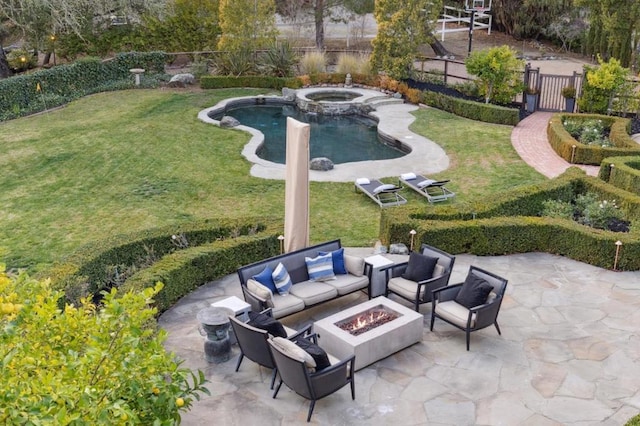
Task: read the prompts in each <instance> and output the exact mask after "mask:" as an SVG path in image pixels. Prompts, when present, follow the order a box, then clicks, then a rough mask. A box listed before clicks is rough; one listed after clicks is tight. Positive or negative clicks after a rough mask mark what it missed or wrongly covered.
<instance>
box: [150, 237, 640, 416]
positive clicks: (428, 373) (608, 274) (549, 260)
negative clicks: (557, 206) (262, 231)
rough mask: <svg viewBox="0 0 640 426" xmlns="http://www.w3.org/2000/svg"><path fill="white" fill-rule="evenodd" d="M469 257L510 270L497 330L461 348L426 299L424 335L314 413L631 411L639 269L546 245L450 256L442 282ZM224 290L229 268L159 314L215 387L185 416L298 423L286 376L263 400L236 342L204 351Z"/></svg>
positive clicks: (297, 403)
mask: <svg viewBox="0 0 640 426" xmlns="http://www.w3.org/2000/svg"><path fill="white" fill-rule="evenodd" d="M349 250H356V249H349ZM359 250H360V251H361V252H362V249H359ZM367 253H370V250H369V249H367ZM470 264H474V265H478V266H480V267H482V268H486V269H488V270H490V271H493V272H495V273H497V274H499V275H502V276H504V277H506V278H508V279H509V286H508V288H507V295H506V298H505V301H504V303H503V306H502V310H501V313H500V317H499V323H500V326H501V329H502V336H498V334H497V333H496V331H495V329H493V328H487V329H484V330H481V331H477V332H475V333H473V334H472V336H471V350H470V351H469V352H467V351H466V350H465V343H464V333H463V332H461V331H460V330H457V329H455V328H453V327H452V326H449V325H447V324H445V323H443V322H439V321H437V320H436V324H435V330H434V332H430V331H429V319H430V312H431V307H430V306H427V305H423V306H422V308H421V312H422V313H423V314H424V315H425V320H424V324H425V328H424V333H423V340H422V342H421V343H417V344H415V345H413V346H411V347H409V348H407V349H405V350H403V351H401V352H399V353H396V354H394V355H392V356H390V357H388V358H385V359H383V360H381V361H379V362H377V363H375V364H373V365H371V366H369V367H367V368H364V369H362V370H360V371H358V372H357V373H356V379H355V380H356V400H355V401H352V400H351V397H350V394H349V390H348V388H344V389H342V390H340V391H338V392H337V393H335V394H333V395H331V396H329V397H327V398H325V399H323V400H321V401H319V402H318V403H317V404H316V409H315V411H314V415H313V417H312V419H311V420H312V423H317V424H332V425H337V424H344V425H347V424H348V425H352V424H362V425H365V424H366V425H388V424H397V425H425V424H428V425H474V424H475V425H499V424H504V425H592V424H598V425H620V424H624V422H625V421H626V420H627V419H629V418H630V417H632V416H633V415H635V414H637V413H638V412H640V390H639V388H638V383H640V363H639V362H640V332H639V331H638V330H640V310H639V308H640V272H614V271H608V270H604V269H601V268H597V267H594V266H590V265H586V264H583V263H580V262H576V261H573V260H571V259H566V258H563V257H559V256H553V255H549V254H543V253H528V254H516V255H509V256H497V257H478V256H471V255H459V256H458V257H457V260H456V265H455V268H454V272H453V275H452V279H451V282H452V283H455V282H459V281H461V280H463V279H464V276H465V275H466V271H467V270H468V267H469V265H470ZM231 295H236V296H239V297H241V291H240V285H239V283H238V279H237V277H236V276H235V275H230V276H227V277H225V278H223V279H221V280H219V281H216V282H212V283H209V284H207V285H205V286H203V287H201V288H200V289H198V290H197V291H195V292H193V293H192V294H190V295H188V296H186V297H185V298H184V299H182V300H181V301H180V302H179V303H177V304H176V305H175V306H174V307H173V308H171V309H170V310H169V311H167V312H166V313H164V314H163V315H162V316H161V318H160V321H159V323H160V325H161V326H162V327H163V328H165V329H166V330H167V331H168V332H169V333H168V334H169V337H168V340H167V342H166V347H167V348H168V349H169V350H171V351H174V352H175V353H176V354H178V355H179V356H180V357H181V358H183V359H184V360H185V364H184V365H185V366H187V367H189V368H193V369H201V370H203V371H204V372H205V374H206V376H207V378H208V380H209V381H210V383H208V385H207V386H208V388H209V389H210V390H211V394H212V395H211V396H210V397H209V396H205V397H204V398H203V399H202V400H201V401H200V402H196V404H195V405H194V407H193V409H192V410H191V411H190V412H189V413H187V414H186V415H185V416H184V417H183V424H185V425H211V424H216V425H253V424H260V425H262V426H266V425H284V424H305V420H306V413H307V409H308V401H306V400H305V399H303V398H302V397H300V396H298V395H296V394H295V393H293V392H292V391H290V390H289V389H288V388H286V386H283V388H282V389H281V390H280V393H279V395H278V398H277V399H275V400H274V399H272V398H271V391H270V390H269V378H270V371H269V370H266V369H264V368H260V367H258V366H257V365H256V364H254V363H252V362H251V361H249V360H245V361H244V362H243V364H242V366H241V368H240V371H239V372H237V373H236V372H234V368H235V364H236V360H237V354H238V349H237V346H234V347H233V356H232V358H231V359H230V360H229V361H227V362H225V363H222V364H217V365H215V364H207V362H206V361H205V360H204V355H203V337H201V336H200V334H199V332H198V323H197V320H196V313H197V312H198V310H200V309H201V308H203V307H206V306H208V305H209V304H210V303H211V302H214V301H217V300H220V299H222V298H224V297H227V296H231ZM392 297H393V296H392ZM364 300H366V296H365V295H364V294H357V295H350V296H346V297H343V298H341V299H338V300H336V301H334V302H331V303H328V304H323V305H320V306H319V307H316V308H313V309H311V310H309V311H306V312H303V313H301V314H297V315H294V316H291V317H287V318H285V319H284V320H283V322H284V323H285V324H287V325H291V326H298V325H300V324H303V323H307V322H309V321H314V320H317V319H320V318H322V317H325V316H328V315H330V314H332V313H334V312H336V311H338V310H340V309H343V308H344V307H347V306H352V305H354V304H356V303H359V302H362V301H364ZM394 300H396V301H397V300H398V299H394ZM401 303H402V302H401Z"/></svg>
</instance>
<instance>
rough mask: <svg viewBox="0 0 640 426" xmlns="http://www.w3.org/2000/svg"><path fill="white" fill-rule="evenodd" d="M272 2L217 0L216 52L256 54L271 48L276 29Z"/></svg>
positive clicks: (260, 0)
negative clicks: (218, 32) (217, 40)
mask: <svg viewBox="0 0 640 426" xmlns="http://www.w3.org/2000/svg"><path fill="white" fill-rule="evenodd" d="M275 13H276V5H275V2H274V0H220V29H221V30H222V37H220V41H219V42H218V49H220V50H227V51H241V50H256V49H263V48H266V47H268V46H270V45H273V43H274V41H275V39H276V36H277V34H278V29H277V28H276V17H275Z"/></svg>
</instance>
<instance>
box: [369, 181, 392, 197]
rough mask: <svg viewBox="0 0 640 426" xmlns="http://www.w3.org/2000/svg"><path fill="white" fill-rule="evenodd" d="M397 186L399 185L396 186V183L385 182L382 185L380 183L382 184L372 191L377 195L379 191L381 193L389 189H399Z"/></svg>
mask: <svg viewBox="0 0 640 426" xmlns="http://www.w3.org/2000/svg"><path fill="white" fill-rule="evenodd" d="M397 188H398V187H397V186H395V185H394V184H392V183H384V184H382V185H380V186H377V187H376V188H375V189H374V190H373V191H372V193H373V194H374V195H375V194H379V193H381V192H382V191H389V190H392V189H397Z"/></svg>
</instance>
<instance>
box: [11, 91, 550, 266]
mask: <svg viewBox="0 0 640 426" xmlns="http://www.w3.org/2000/svg"><path fill="white" fill-rule="evenodd" d="M258 93H264V90H257V89H255V90H242V89H233V90H216V91H205V92H175V91H171V90H133V91H123V92H109V93H103V94H98V95H94V96H90V97H86V98H84V99H81V100H79V101H76V102H73V103H71V104H70V105H68V106H67V107H65V108H62V109H59V110H56V111H51V112H48V113H45V114H41V115H38V116H33V117H27V118H23V119H19V120H14V121H10V122H7V123H4V124H1V125H0V129H1V130H2V132H1V135H2V136H0V144H1V146H2V154H3V155H2V156H1V157H0V166H1V167H2V174H1V176H0V188H1V190H0V206H1V207H0V246H2V250H0V254H1V252H2V251H4V254H3V258H4V259H5V262H6V263H7V265H8V266H9V267H30V268H32V269H36V270H37V269H40V268H41V267H43V266H46V265H49V264H51V263H52V262H54V261H55V260H56V259H58V258H60V257H62V256H64V255H65V254H66V253H69V252H70V251H73V250H76V249H77V248H79V247H81V246H82V245H83V244H85V243H87V242H89V241H92V240H98V239H101V238H104V237H106V236H108V235H111V234H114V233H127V232H131V231H136V230H141V229H145V228H149V227H157V226H163V225H168V224H172V223H182V222H188V221H192V220H196V219H205V218H217V217H230V216H231V217H233V216H242V215H247V214H252V215H255V214H267V215H276V216H281V215H282V214H283V211H284V182H283V181H277V180H264V179H258V178H254V177H251V176H250V175H249V168H250V164H249V163H248V162H247V161H246V160H245V159H244V158H243V157H242V156H241V154H240V152H241V150H242V147H243V146H244V144H245V143H246V142H247V141H248V139H249V136H248V134H246V133H243V132H240V131H236V130H223V129H219V128H217V127H216V126H212V125H208V124H205V123H202V122H200V121H199V120H198V119H197V117H196V116H197V113H198V112H199V111H200V110H201V109H203V108H205V107H209V106H212V105H214V104H215V103H217V102H218V101H219V100H221V99H224V98H227V97H233V96H245V95H255V94H258ZM416 116H417V120H416V122H415V123H414V125H413V129H414V131H416V132H418V133H420V134H423V135H424V136H426V137H429V138H430V139H432V140H434V141H437V142H438V143H440V144H441V145H442V146H443V147H444V148H445V150H446V151H447V152H448V153H449V154H450V155H451V158H452V167H451V168H450V169H449V170H447V171H445V172H443V173H441V174H440V175H438V176H436V177H446V178H448V179H451V180H452V184H451V187H452V188H453V189H454V190H456V191H457V192H458V194H459V197H458V199H459V200H465V199H472V198H474V197H486V196H490V195H491V194H492V193H494V192H496V191H502V190H504V189H507V188H511V187H513V186H515V185H520V184H526V183H532V182H538V181H540V180H543V179H544V178H543V177H542V176H541V175H539V174H537V173H536V172H535V171H533V170H532V169H531V168H529V167H528V166H526V165H525V164H524V163H523V162H522V161H521V160H520V159H519V157H518V156H517V154H516V153H515V151H514V150H513V148H512V147H511V143H510V139H509V138H510V132H511V128H510V127H506V126H495V125H489V124H484V123H478V122H474V121H470V120H466V119H462V118H459V117H455V116H452V115H450V114H447V113H444V112H441V111H437V110H433V109H424V110H420V111H418V112H417V113H416ZM395 179H396V177H392V180H395ZM407 197H408V198H409V201H410V203H420V204H422V205H426V202H425V200H424V199H423V198H420V197H419V196H417V195H414V194H409V193H407ZM427 208H434V207H427ZM379 214H380V210H379V208H378V207H377V205H375V204H374V203H373V202H371V201H370V200H369V199H368V198H366V197H365V196H363V195H361V194H355V193H354V190H353V184H352V183H318V182H313V183H311V218H310V224H311V239H312V242H320V241H323V240H326V239H329V238H342V240H343V242H344V244H346V245H371V244H373V242H374V241H375V240H376V239H377V235H378V225H379Z"/></svg>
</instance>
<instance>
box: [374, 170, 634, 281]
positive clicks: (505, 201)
mask: <svg viewBox="0 0 640 426" xmlns="http://www.w3.org/2000/svg"><path fill="white" fill-rule="evenodd" d="M586 192H594V193H596V194H597V195H598V196H599V197H601V198H602V199H610V200H611V199H615V200H616V203H617V204H618V206H620V208H621V209H622V210H623V211H624V212H625V214H626V216H627V218H630V219H631V220H633V221H635V222H636V224H637V223H638V219H640V197H639V196H637V195H634V194H631V193H629V192H627V191H624V190H621V189H619V188H615V187H613V186H611V185H608V184H607V183H605V182H603V181H602V180H600V179H598V178H595V177H590V176H586V175H585V174H584V172H583V171H582V170H580V169H578V168H571V169H569V170H568V171H567V172H565V174H563V175H561V176H560V177H558V178H556V179H553V180H550V181H547V182H545V183H542V184H538V185H532V186H530V187H524V188H515V189H514V190H513V191H510V192H508V193H505V194H502V195H499V196H497V197H495V198H494V199H493V200H491V202H487V203H475V204H464V203H460V204H454V205H451V206H448V207H446V208H444V209H440V208H439V209H438V212H437V213H433V212H432V211H433V209H425V208H422V207H414V208H408V207H405V208H398V209H386V210H384V211H383V212H382V218H381V223H380V239H381V241H382V242H383V243H384V244H390V243H398V242H402V243H405V244H406V245H407V246H408V245H409V244H410V234H409V231H411V230H412V229H415V230H416V231H417V234H416V237H415V238H416V240H415V241H414V245H419V244H421V243H423V242H424V243H428V244H431V245H435V246H437V247H440V248H442V249H444V250H446V251H449V252H451V253H453V254H457V253H472V254H476V255H499V254H509V253H524V252H531V251H543V252H547V253H553V254H560V255H563V256H567V257H569V258H572V259H575V260H579V261H582V262H586V263H589V264H592V265H596V266H600V267H603V268H612V267H613V261H614V256H615V249H616V245H615V242H616V241H618V240H620V241H621V242H622V243H623V246H622V247H623V248H622V250H621V257H620V260H619V264H618V265H617V267H618V269H622V270H639V269H640V229H637V227H634V226H632V228H631V232H629V233H617V232H610V231H603V230H598V229H593V228H589V227H587V226H583V225H580V224H578V223H575V222H573V221H569V220H563V219H552V218H548V217H538V216H537V215H538V214H539V213H540V212H541V211H542V202H543V201H544V200H546V199H561V200H564V201H568V200H569V199H572V198H573V197H574V196H575V195H576V194H580V193H586Z"/></svg>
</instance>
